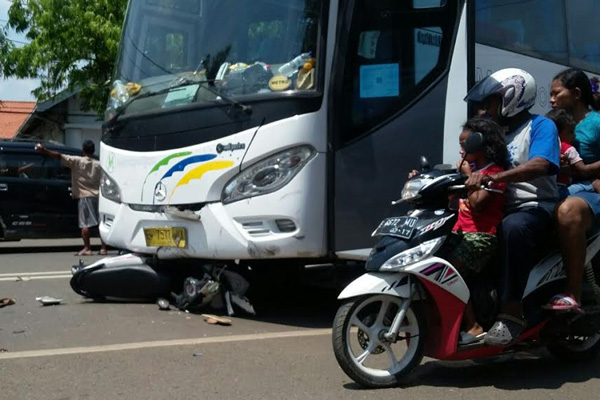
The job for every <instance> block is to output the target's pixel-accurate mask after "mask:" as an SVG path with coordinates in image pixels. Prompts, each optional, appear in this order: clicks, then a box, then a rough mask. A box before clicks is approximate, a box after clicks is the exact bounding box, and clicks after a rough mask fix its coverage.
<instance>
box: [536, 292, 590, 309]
mask: <svg viewBox="0 0 600 400" xmlns="http://www.w3.org/2000/svg"><path fill="white" fill-rule="evenodd" d="M559 301H562V302H563V303H565V304H556V303H558V302H559ZM542 308H543V309H544V310H549V311H565V312H569V311H573V312H576V313H579V314H583V310H582V309H581V307H580V306H579V304H578V303H577V300H575V299H574V298H573V297H571V296H569V295H568V294H563V293H561V294H557V295H555V296H552V298H551V299H550V301H549V302H548V304H545V305H543V306H542Z"/></svg>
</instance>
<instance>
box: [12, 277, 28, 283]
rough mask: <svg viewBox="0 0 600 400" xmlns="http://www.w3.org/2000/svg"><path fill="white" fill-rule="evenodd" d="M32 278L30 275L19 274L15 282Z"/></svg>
mask: <svg viewBox="0 0 600 400" xmlns="http://www.w3.org/2000/svg"><path fill="white" fill-rule="evenodd" d="M30 280H31V278H30V277H28V276H17V278H16V279H15V282H27V281H30Z"/></svg>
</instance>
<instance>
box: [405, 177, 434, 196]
mask: <svg viewBox="0 0 600 400" xmlns="http://www.w3.org/2000/svg"><path fill="white" fill-rule="evenodd" d="M429 182H431V179H430V178H418V179H411V180H410V181H408V182H406V184H404V187H403V188H402V200H404V201H406V200H414V199H418V198H419V191H420V190H421V189H422V188H423V186H425V185H427V184H428V183H429Z"/></svg>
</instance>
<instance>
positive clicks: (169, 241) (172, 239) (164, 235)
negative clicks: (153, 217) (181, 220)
mask: <svg viewBox="0 0 600 400" xmlns="http://www.w3.org/2000/svg"><path fill="white" fill-rule="evenodd" d="M144 236H145V238H146V246H155V247H179V248H183V247H185V246H186V243H187V232H186V230H185V228H144Z"/></svg>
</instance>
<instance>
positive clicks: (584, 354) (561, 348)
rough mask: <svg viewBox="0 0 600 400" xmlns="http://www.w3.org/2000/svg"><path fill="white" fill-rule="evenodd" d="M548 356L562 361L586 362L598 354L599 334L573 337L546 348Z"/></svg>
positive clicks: (599, 349)
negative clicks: (550, 355)
mask: <svg viewBox="0 0 600 400" xmlns="http://www.w3.org/2000/svg"><path fill="white" fill-rule="evenodd" d="M546 348H547V349H548V351H549V352H550V354H552V355H553V356H554V357H556V358H558V359H560V360H564V361H587V360H592V359H594V358H595V357H596V356H597V355H598V353H600V332H598V333H596V334H595V335H592V336H574V337H569V338H567V339H565V340H564V341H561V342H556V343H552V344H549V345H548V346H546Z"/></svg>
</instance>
